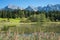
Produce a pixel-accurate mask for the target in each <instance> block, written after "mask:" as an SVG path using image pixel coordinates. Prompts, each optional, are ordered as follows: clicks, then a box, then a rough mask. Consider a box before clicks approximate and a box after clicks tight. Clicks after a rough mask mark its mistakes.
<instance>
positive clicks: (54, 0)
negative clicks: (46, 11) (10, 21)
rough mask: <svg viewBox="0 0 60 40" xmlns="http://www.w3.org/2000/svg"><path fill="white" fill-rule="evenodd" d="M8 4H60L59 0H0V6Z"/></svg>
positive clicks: (35, 5)
mask: <svg viewBox="0 0 60 40" xmlns="http://www.w3.org/2000/svg"><path fill="white" fill-rule="evenodd" d="M9 4H12V5H16V6H20V7H22V8H26V7H27V6H29V5H30V6H34V7H37V6H46V5H48V4H53V5H54V4H60V0H0V8H3V7H5V6H7V5H9Z"/></svg>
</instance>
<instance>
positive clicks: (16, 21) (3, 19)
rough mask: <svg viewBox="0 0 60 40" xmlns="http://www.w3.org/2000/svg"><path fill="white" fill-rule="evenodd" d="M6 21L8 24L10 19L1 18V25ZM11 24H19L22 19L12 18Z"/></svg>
mask: <svg viewBox="0 0 60 40" xmlns="http://www.w3.org/2000/svg"><path fill="white" fill-rule="evenodd" d="M4 21H5V23H6V22H8V19H7V18H0V23H1V22H4ZM9 22H10V23H19V22H20V18H16V19H13V18H10V19H9Z"/></svg>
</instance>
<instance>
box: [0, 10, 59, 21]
mask: <svg viewBox="0 0 60 40" xmlns="http://www.w3.org/2000/svg"><path fill="white" fill-rule="evenodd" d="M41 14H43V15H42V16H41ZM35 15H37V16H38V17H37V16H35ZM44 16H45V17H44ZM39 17H40V18H39ZM42 17H44V18H46V19H49V20H50V21H60V11H48V12H46V11H36V12H35V11H28V10H19V9H18V10H0V18H29V19H33V20H35V21H36V19H38V20H39V19H41V18H42ZM33 20H32V21H33Z"/></svg>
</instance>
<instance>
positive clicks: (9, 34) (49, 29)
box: [0, 23, 60, 40]
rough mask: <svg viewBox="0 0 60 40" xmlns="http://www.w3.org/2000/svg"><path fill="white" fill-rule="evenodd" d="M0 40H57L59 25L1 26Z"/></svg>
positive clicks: (59, 33)
mask: <svg viewBox="0 0 60 40" xmlns="http://www.w3.org/2000/svg"><path fill="white" fill-rule="evenodd" d="M0 29H1V30H0V40H59V39H60V31H59V30H60V24H57V23H43V24H42V25H39V24H19V25H14V24H10V25H3V27H0Z"/></svg>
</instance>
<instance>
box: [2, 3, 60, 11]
mask: <svg viewBox="0 0 60 40" xmlns="http://www.w3.org/2000/svg"><path fill="white" fill-rule="evenodd" d="M15 9H20V10H29V11H53V10H54V11H60V4H56V5H47V6H44V7H41V6H39V7H33V6H28V7H27V8H25V9H23V8H20V7H18V6H14V5H8V6H6V7H4V8H3V10H15Z"/></svg>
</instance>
